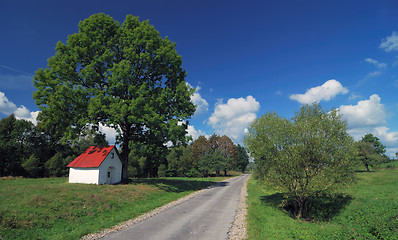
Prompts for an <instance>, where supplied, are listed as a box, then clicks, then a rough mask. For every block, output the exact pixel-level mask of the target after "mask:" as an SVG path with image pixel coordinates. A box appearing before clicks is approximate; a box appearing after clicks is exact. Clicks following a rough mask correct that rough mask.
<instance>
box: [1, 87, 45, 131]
mask: <svg viewBox="0 0 398 240" xmlns="http://www.w3.org/2000/svg"><path fill="white" fill-rule="evenodd" d="M0 112H1V113H2V114H4V115H10V114H14V115H15V118H17V119H24V120H27V121H31V122H32V123H33V124H35V125H36V124H37V120H36V118H37V116H38V115H39V111H37V112H31V111H29V109H27V108H26V107H25V106H24V105H21V106H20V107H17V105H15V103H13V102H11V101H10V100H8V98H7V97H6V95H5V94H4V93H3V92H0Z"/></svg>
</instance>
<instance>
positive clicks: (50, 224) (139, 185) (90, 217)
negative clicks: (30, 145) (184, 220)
mask: <svg viewBox="0 0 398 240" xmlns="http://www.w3.org/2000/svg"><path fill="white" fill-rule="evenodd" d="M222 179H223V178H203V179H202V178H200V179H188V178H167V179H135V180H132V182H131V183H130V184H128V185H113V186H108V185H100V186H96V185H86V184H69V183H67V181H68V179H67V178H46V179H2V180H0V202H1V204H0V239H79V237H81V236H83V235H85V234H88V233H94V232H97V231H99V230H101V229H104V228H109V227H111V226H113V225H116V224H117V223H120V222H123V221H126V220H128V219H131V218H134V217H137V216H139V215H141V214H143V213H145V212H148V211H150V210H152V209H155V208H157V207H159V206H162V205H164V204H166V203H168V202H171V201H173V200H176V199H178V198H180V197H183V196H185V195H188V194H189V193H192V192H193V191H196V190H199V189H202V188H204V187H207V186H209V185H211V184H213V183H215V182H216V181H220V180H222Z"/></svg>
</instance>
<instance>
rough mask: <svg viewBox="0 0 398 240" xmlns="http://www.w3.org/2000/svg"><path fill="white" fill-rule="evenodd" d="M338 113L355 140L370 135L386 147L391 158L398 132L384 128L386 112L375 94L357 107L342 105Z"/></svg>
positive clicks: (360, 102) (396, 143)
mask: <svg viewBox="0 0 398 240" xmlns="http://www.w3.org/2000/svg"><path fill="white" fill-rule="evenodd" d="M338 111H339V113H340V114H341V115H342V118H343V119H344V120H346V121H347V124H348V133H349V134H350V135H351V136H352V137H353V138H354V139H355V140H357V141H358V140H360V139H361V138H362V137H363V136H365V135H366V134H368V133H371V134H373V135H374V136H376V137H378V138H379V139H380V141H381V142H382V143H383V144H384V145H386V146H387V154H388V155H389V156H390V157H391V156H393V155H392V153H394V152H393V149H395V148H398V146H397V145H398V132H391V131H390V129H389V128H388V127H386V124H387V121H386V116H387V114H386V110H385V107H384V105H383V104H382V103H381V98H380V97H379V96H378V95H377V94H373V95H372V96H370V97H369V99H367V100H362V101H359V102H358V103H357V105H342V106H340V107H339V108H338Z"/></svg>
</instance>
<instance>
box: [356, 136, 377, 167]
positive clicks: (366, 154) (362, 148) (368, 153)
mask: <svg viewBox="0 0 398 240" xmlns="http://www.w3.org/2000/svg"><path fill="white" fill-rule="evenodd" d="M357 145H358V160H359V161H361V162H362V163H363V165H364V166H365V167H366V170H367V171H368V172H369V171H370V170H369V166H372V167H374V166H375V165H377V164H380V163H381V162H382V156H380V154H378V153H376V151H375V148H374V147H373V146H372V144H371V143H370V142H363V141H359V142H357Z"/></svg>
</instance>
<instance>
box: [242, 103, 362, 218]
mask: <svg viewBox="0 0 398 240" xmlns="http://www.w3.org/2000/svg"><path fill="white" fill-rule="evenodd" d="M245 145H246V147H247V149H248V151H249V153H250V155H251V156H252V157H253V158H254V160H255V163H256V171H257V174H258V175H259V176H260V178H262V179H265V180H266V181H267V182H269V183H271V184H272V185H273V186H275V187H277V188H278V189H280V190H282V191H283V192H284V193H285V194H286V195H285V196H286V197H287V198H288V199H291V200H292V202H293V203H294V204H293V207H294V216H295V217H297V218H300V217H302V216H303V215H302V214H303V213H305V212H306V211H305V210H306V209H305V208H306V207H307V203H308V199H309V198H311V197H314V196H316V195H317V194H319V193H321V192H325V191H331V190H334V189H336V188H338V187H339V186H342V185H345V184H347V183H350V182H352V181H353V180H354V170H355V166H356V162H355V161H354V160H355V156H356V148H355V144H354V141H353V139H352V138H351V137H350V136H349V135H348V134H347V132H346V124H345V122H343V121H342V120H341V118H340V116H339V115H338V114H337V112H336V111H331V112H330V113H327V112H325V111H323V110H322V109H321V107H320V106H319V105H317V104H314V105H311V106H310V105H305V106H303V107H301V109H300V111H299V112H297V113H296V115H295V116H294V117H293V119H292V120H291V121H290V120H288V119H285V118H283V117H280V116H278V115H276V114H275V113H267V114H265V115H263V116H262V117H261V118H259V119H256V120H255V121H254V122H253V123H252V124H251V125H250V127H249V133H248V134H247V135H246V137H245Z"/></svg>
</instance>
